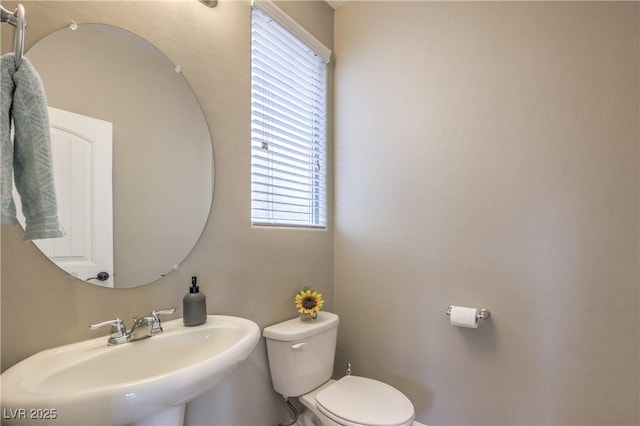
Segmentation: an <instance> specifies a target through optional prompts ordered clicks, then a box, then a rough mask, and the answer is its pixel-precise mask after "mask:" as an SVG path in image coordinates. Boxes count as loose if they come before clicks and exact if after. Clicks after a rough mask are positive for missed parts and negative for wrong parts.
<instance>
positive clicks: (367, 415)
mask: <svg viewBox="0 0 640 426" xmlns="http://www.w3.org/2000/svg"><path fill="white" fill-rule="evenodd" d="M316 407H317V408H318V410H320V412H321V413H322V414H324V415H325V416H327V417H329V418H330V419H331V420H333V421H335V422H337V423H340V424H341V425H345V426H363V425H367V426H405V425H410V424H411V423H412V422H413V418H414V415H415V412H414V409H413V404H411V401H409V399H408V398H407V397H406V396H405V395H404V394H402V393H401V392H400V391H398V390H397V389H395V388H393V387H391V386H389V385H388V384H386V383H383V382H379V381H377V380H374V379H369V378H366V377H359V376H345V377H343V378H342V379H340V380H338V381H337V382H335V383H334V384H332V385H331V386H328V387H326V388H324V389H323V390H321V391H320V392H318V394H317V395H316Z"/></svg>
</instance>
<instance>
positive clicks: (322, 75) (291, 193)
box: [251, 1, 331, 228]
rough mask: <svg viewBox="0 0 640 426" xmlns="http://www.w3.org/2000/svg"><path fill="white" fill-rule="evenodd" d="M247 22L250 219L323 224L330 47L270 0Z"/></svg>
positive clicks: (267, 222) (256, 4)
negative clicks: (249, 95)
mask: <svg viewBox="0 0 640 426" xmlns="http://www.w3.org/2000/svg"><path fill="white" fill-rule="evenodd" d="M251 28H252V31H251V221H252V223H253V224H254V225H277V226H300V227H312V228H324V227H325V226H326V220H327V218H326V216H327V213H326V210H327V207H326V204H327V197H326V91H327V89H326V86H327V76H326V68H327V62H328V60H329V57H330V55H331V52H330V51H329V50H328V49H327V48H326V47H324V46H323V45H322V44H320V42H318V41H317V40H316V39H314V38H313V37H312V36H311V35H310V34H309V33H307V32H306V30H304V29H302V27H300V26H299V25H298V24H296V23H295V22H294V21H292V20H291V18H289V17H288V16H287V15H285V14H284V13H283V12H282V11H281V10H280V9H279V8H277V7H276V6H274V5H273V3H271V2H267V1H255V2H254V3H253V8H252V24H251Z"/></svg>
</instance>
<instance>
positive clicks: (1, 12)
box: [0, 4, 27, 68]
mask: <svg viewBox="0 0 640 426" xmlns="http://www.w3.org/2000/svg"><path fill="white" fill-rule="evenodd" d="M0 18H1V19H0V22H6V23H8V24H9V25H12V26H13V27H15V31H14V33H13V53H14V55H15V61H16V68H18V67H20V64H21V63H22V57H23V56H24V31H25V28H27V20H26V18H25V11H24V6H23V5H21V4H18V7H17V8H16V10H15V12H13V13H12V12H10V11H8V10H7V9H5V8H4V7H2V6H0Z"/></svg>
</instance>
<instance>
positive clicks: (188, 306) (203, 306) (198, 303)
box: [182, 277, 207, 326]
mask: <svg viewBox="0 0 640 426" xmlns="http://www.w3.org/2000/svg"><path fill="white" fill-rule="evenodd" d="M197 280H198V278H197V277H191V287H189V293H187V294H186V295H185V296H184V298H183V299H182V314H183V318H182V322H184V325H186V326H192V325H200V324H204V323H205V322H206V321H207V299H206V297H205V295H204V294H202V293H200V287H198V285H197Z"/></svg>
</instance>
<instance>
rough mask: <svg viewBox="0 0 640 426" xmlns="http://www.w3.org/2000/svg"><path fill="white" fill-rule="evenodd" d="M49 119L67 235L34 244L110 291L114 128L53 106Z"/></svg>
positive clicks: (63, 265) (73, 272)
mask: <svg viewBox="0 0 640 426" xmlns="http://www.w3.org/2000/svg"><path fill="white" fill-rule="evenodd" d="M49 120H50V124H51V148H52V149H51V151H52V161H53V170H54V179H55V187H56V196H57V201H58V215H59V220H60V223H61V225H62V227H63V228H64V230H65V231H66V235H65V236H64V237H62V238H52V239H44V240H35V241H34V243H35V244H36V246H38V248H39V249H40V250H41V251H42V252H43V253H44V254H45V255H47V256H48V257H49V258H50V259H51V260H52V261H53V262H55V263H56V264H57V265H58V266H59V267H61V268H63V269H64V270H66V271H67V272H68V273H69V274H71V275H73V276H76V277H78V278H80V279H82V280H85V281H86V280H90V279H91V281H92V282H93V283H95V284H98V285H101V286H104V287H114V272H113V196H112V133H113V131H112V124H111V123H109V122H107V121H103V120H98V119H95V118H92V117H87V116H84V115H80V114H76V113H72V112H68V111H63V110H60V109H56V108H49ZM23 223H24V222H23ZM103 272H107V273H108V274H109V278H107V279H104V276H105V275H104V274H102V275H101V273H103ZM98 276H100V277H101V278H102V279H98V278H97V277H98ZM94 277H95V278H94Z"/></svg>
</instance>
